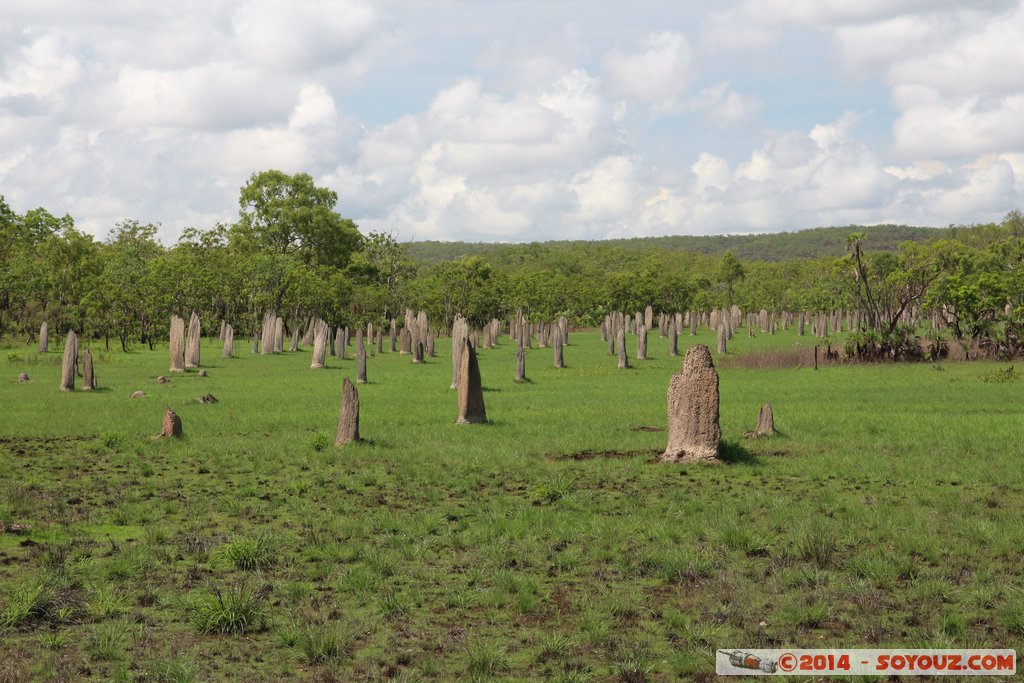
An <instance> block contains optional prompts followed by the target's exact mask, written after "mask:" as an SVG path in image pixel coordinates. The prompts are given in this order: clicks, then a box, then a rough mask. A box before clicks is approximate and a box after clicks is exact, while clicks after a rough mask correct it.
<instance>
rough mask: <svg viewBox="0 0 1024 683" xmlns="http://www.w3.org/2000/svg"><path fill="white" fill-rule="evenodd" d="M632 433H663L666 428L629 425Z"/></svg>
mask: <svg viewBox="0 0 1024 683" xmlns="http://www.w3.org/2000/svg"><path fill="white" fill-rule="evenodd" d="M629 431H631V432H663V431H665V428H664V427H653V426H651V425H629Z"/></svg>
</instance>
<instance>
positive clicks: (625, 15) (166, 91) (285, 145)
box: [0, 0, 1024, 244]
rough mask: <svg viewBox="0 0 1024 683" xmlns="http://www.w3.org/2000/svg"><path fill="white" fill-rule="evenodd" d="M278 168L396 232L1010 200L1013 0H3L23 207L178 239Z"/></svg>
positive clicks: (754, 221) (1017, 152) (919, 211)
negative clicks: (133, 225) (154, 229)
mask: <svg viewBox="0 0 1024 683" xmlns="http://www.w3.org/2000/svg"><path fill="white" fill-rule="evenodd" d="M268 169H278V170H281V171H284V172H286V173H289V174H292V173H299V172H303V173H308V174H310V175H311V176H312V177H313V178H314V181H315V182H316V183H317V184H318V185H320V186H325V187H329V188H331V189H333V190H334V191H335V192H337V194H338V205H337V207H336V208H337V210H338V212H339V213H340V214H341V215H343V216H345V217H347V218H352V219H354V220H355V221H356V222H357V223H358V224H359V226H360V229H361V230H362V231H363V232H369V231H371V230H373V231H382V232H390V233H391V234H393V235H395V236H396V237H398V238H399V239H400V240H403V241H408V240H427V239H441V240H468V241H502V242H523V241H532V240H547V239H603V238H612V237H615V238H618V237H637V236H653V235H708V234H725V233H731V234H735V233H760V232H777V231H783V230H795V229H800V228H808V227H816V226H828V225H850V224H875V223H901V224H908V225H927V226H945V225H949V224H971V223H981V222H989V221H999V220H1001V219H1002V218H1003V217H1004V216H1005V215H1006V213H1007V212H1008V211H1010V210H1012V209H1015V208H1022V207H1024V0H1013V1H1009V0H714V1H712V0H707V1H705V0H688V1H687V2H685V3H684V2H679V1H678V0H667V1H664V2H662V1H654V0H635V1H634V2H621V1H620V0H617V1H614V2H612V1H605V0H544V1H541V0H486V1H484V0H431V1H427V0H404V1H399V0H378V1H376V2H369V1H364V0H290V1H287V2H286V1H285V0H234V1H232V0H179V1H178V2H173V3H171V2H159V3H158V2H144V1H141V0H4V1H3V11H2V12H0V195H3V196H4V197H5V198H6V201H7V203H8V204H9V205H11V206H12V208H13V209H14V210H15V211H18V212H19V213H23V212H25V211H27V210H29V209H32V208H35V207H39V206H42V207H44V208H46V209H47V210H48V211H50V212H51V213H53V214H55V215H64V214H70V215H71V216H72V217H73V218H74V219H75V223H76V225H77V227H78V228H79V229H82V230H85V231H87V232H89V233H91V234H93V235H95V236H97V237H105V236H106V235H107V234H108V233H109V231H110V230H111V228H112V227H113V226H114V225H116V224H117V223H118V222H120V221H123V220H127V219H132V220H138V221H140V222H143V223H158V224H160V226H161V229H160V236H161V239H162V240H163V241H164V242H165V243H167V244H170V243H173V242H174V241H175V240H176V239H177V238H178V236H179V235H180V233H181V231H182V229H183V228H185V227H197V228H209V227H212V226H213V225H215V224H216V223H218V222H233V221H235V220H237V219H238V210H239V207H238V197H239V190H240V188H241V187H242V186H243V185H244V184H245V183H246V181H247V180H248V179H249V177H250V176H251V175H252V174H253V173H257V172H260V171H264V170H268Z"/></svg>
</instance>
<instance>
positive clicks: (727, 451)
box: [718, 441, 761, 465]
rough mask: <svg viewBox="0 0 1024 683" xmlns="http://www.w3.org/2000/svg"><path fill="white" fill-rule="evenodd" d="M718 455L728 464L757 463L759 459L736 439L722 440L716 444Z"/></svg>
mask: <svg viewBox="0 0 1024 683" xmlns="http://www.w3.org/2000/svg"><path fill="white" fill-rule="evenodd" d="M718 457H719V458H721V459H722V460H723V461H724V462H726V463H728V464H730V465H759V464H761V461H760V460H759V459H758V458H757V456H756V455H754V454H753V453H751V452H750V451H748V450H747V449H746V447H745V446H744V445H743V444H741V443H740V442H738V441H722V442H721V443H720V444H719V445H718Z"/></svg>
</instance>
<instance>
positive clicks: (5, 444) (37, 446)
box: [0, 436, 95, 455]
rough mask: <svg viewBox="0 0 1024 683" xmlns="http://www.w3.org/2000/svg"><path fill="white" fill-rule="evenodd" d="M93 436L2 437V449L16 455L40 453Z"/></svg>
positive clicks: (0, 442) (0, 445) (0, 438)
mask: <svg viewBox="0 0 1024 683" xmlns="http://www.w3.org/2000/svg"><path fill="white" fill-rule="evenodd" d="M94 438H95V437H92V436H40V437H23V438H19V437H12V436H5V437H0V449H7V450H9V451H10V452H11V453H13V454H14V455H38V454H42V453H47V452H50V451H53V450H55V449H58V448H61V447H68V446H71V445H73V444H76V443H81V442H83V441H89V440H91V439H94Z"/></svg>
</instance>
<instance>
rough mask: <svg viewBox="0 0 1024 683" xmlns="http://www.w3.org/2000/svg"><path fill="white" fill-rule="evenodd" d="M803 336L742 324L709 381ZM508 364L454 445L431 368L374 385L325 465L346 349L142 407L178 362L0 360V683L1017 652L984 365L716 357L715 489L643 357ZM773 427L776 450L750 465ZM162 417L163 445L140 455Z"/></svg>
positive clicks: (657, 372) (397, 675) (997, 394)
mask: <svg viewBox="0 0 1024 683" xmlns="http://www.w3.org/2000/svg"><path fill="white" fill-rule="evenodd" d="M809 339H810V338H805V341H807V340H809ZM691 340H692V338H691V337H689V336H685V335H684V336H682V337H680V346H683V345H684V344H687V343H689V342H690V341H691ZM697 340H698V341H700V342H702V343H706V344H708V345H709V346H711V347H712V348H714V340H713V338H712V336H711V334H710V333H709V332H707V331H704V332H702V334H701V335H700V336H699V337H698V338H697ZM798 341H799V339H798V337H796V335H795V334H794V333H793V332H788V333H785V334H778V335H774V336H771V335H760V336H758V337H757V338H756V339H747V337H746V332H745V330H740V331H739V333H738V334H737V336H736V338H735V339H734V341H733V343H731V344H730V354H729V355H730V356H734V355H742V354H744V353H746V352H748V351H751V350H755V349H764V348H775V349H785V348H792V347H793V345H794V343H796V342H798ZM503 342H504V343H503V344H502V346H501V347H500V348H497V349H494V350H482V351H481V352H480V366H481V373H482V376H483V380H484V387H485V393H484V396H485V400H486V404H487V413H488V416H489V418H490V419H491V420H492V423H491V424H488V425H465V426H457V425H455V424H454V422H455V418H456V414H457V408H456V396H455V392H454V391H451V390H449V388H448V387H449V384H450V381H451V363H450V359H449V357H448V352H449V348H448V344H447V340H440V341H439V342H438V357H437V358H431V359H428V362H427V363H426V364H424V365H413V364H412V363H411V360H410V358H409V357H408V356H399V355H398V354H387V353H386V354H384V355H382V356H377V357H373V358H370V359H369V364H368V374H369V380H370V384H368V385H366V386H361V387H359V395H360V402H361V405H362V413H361V432H362V435H363V437H364V438H365V439H367V441H366V442H365V443H362V444H355V445H350V446H346V447H345V448H343V449H335V448H334V447H333V440H334V439H333V435H334V430H335V427H336V424H337V417H338V415H337V411H338V399H339V396H340V391H341V383H342V378H343V377H346V376H347V377H350V378H353V379H354V377H355V360H354V358H353V357H352V356H351V355H350V357H349V358H348V359H347V360H344V361H340V360H338V359H329V360H328V365H329V367H328V368H327V369H325V370H316V371H315V370H310V369H309V367H308V366H309V353H308V350H306V351H303V352H300V353H297V354H289V353H284V354H280V355H277V356H254V355H251V354H250V353H249V350H248V343H247V342H246V341H245V340H241V339H239V340H237V341H236V349H238V350H239V353H238V354H237V355H238V357H236V358H233V359H223V358H221V357H220V352H219V351H220V349H219V344H218V343H217V342H216V340H207V342H206V344H205V345H204V349H203V352H204V358H205V362H204V367H206V368H207V370H208V371H209V377H207V378H200V377H198V376H197V375H196V373H195V372H194V371H190V372H189V373H187V374H185V375H184V376H180V375H178V376H172V381H171V383H169V384H165V385H158V384H156V383H155V382H154V378H155V377H156V376H157V375H160V374H167V368H168V359H167V351H166V347H162V348H159V349H157V350H156V351H153V352H150V351H148V350H144V349H143V348H142V347H139V350H138V351H135V352H133V353H129V354H123V353H120V352H116V353H115V352H112V353H109V354H106V353H99V355H98V362H97V378H98V381H99V385H100V390H99V391H96V392H93V393H83V392H81V391H76V392H74V393H72V394H62V393H60V392H59V391H58V389H57V386H58V380H59V371H60V364H59V361H60V354H59V349H58V350H57V352H51V353H50V354H47V355H46V356H42V357H40V356H38V355H37V354H36V353H34V350H33V349H31V348H29V347H15V348H7V349H4V350H2V351H0V368H4V369H5V371H4V373H3V377H2V378H0V525H2V528H5V529H7V531H6V532H2V533H0V681H8V680H12V681H13V680H18V681H20V680H35V679H39V680H47V679H59V680H78V679H89V678H92V679H96V680H121V681H134V680H139V681H209V680H214V681H215V680H239V681H242V680H244V681H276V680H336V681H364V680H365V681H376V680H382V681H383V680H402V681H413V680H426V681H429V680H434V681H446V680H555V681H661V680H710V679H712V678H714V673H713V670H714V657H713V653H714V650H715V649H716V648H724V647H728V648H733V647H735V648H743V647H747V648H754V647H782V646H792V647H808V648H810V647H828V646H835V647H869V646H871V647H885V646H910V647H1009V648H1016V649H1017V650H1018V652H1020V651H1022V650H1024V401H1022V399H1024V396H1022V390H1021V386H1022V381H1021V380H1011V381H1004V382H992V381H985V379H986V378H990V377H991V376H996V375H997V374H998V371H1001V370H1003V369H1004V368H1005V367H1006V366H1005V364H995V363H945V364H941V365H929V364H916V365H902V366H896V365H869V366H833V367H822V368H821V369H819V370H817V371H814V370H812V369H810V368H805V367H798V368H788V369H779V370H750V369H743V368H742V367H738V366H736V365H733V364H731V363H730V362H725V363H722V364H721V366H722V367H721V369H720V374H721V396H722V403H721V421H722V432H723V440H724V447H723V453H724V455H725V457H726V462H723V463H721V464H710V465H688V466H681V465H676V464H658V463H656V462H655V459H656V455H657V453H658V452H660V449H662V448H663V447H664V445H665V441H666V435H665V433H664V432H663V431H661V430H663V429H664V428H665V425H666V421H667V420H666V414H665V411H666V407H665V405H666V399H665V395H666V389H667V386H668V380H669V377H670V376H671V374H672V373H673V372H675V371H676V370H677V369H678V367H679V365H680V363H681V358H670V357H668V356H667V352H666V350H667V344H666V340H664V339H659V338H658V336H657V334H656V333H655V334H651V335H650V338H649V346H650V349H649V355H650V356H651V359H650V360H647V361H632V362H633V365H634V368H633V369H631V370H628V371H620V370H617V369H616V367H615V359H614V358H613V357H610V356H608V355H607V354H606V350H605V345H604V344H603V343H602V342H601V340H600V338H599V337H598V335H597V334H595V333H588V334H583V333H579V334H573V335H571V338H570V345H569V346H568V347H567V348H566V350H565V359H566V364H567V365H568V367H567V368H566V369H564V370H555V369H553V368H552V367H551V365H552V363H551V349H537V348H535V349H532V350H530V351H528V357H527V377H528V378H529V381H528V382H527V383H524V384H516V383H514V382H513V381H512V380H513V375H514V371H515V352H514V349H513V346H512V345H511V344H510V343H509V342H508V340H507V338H503ZM93 348H94V353H96V352H98V350H99V347H98V345H95V344H94V345H93ZM630 349H631V351H632V350H634V349H635V338H632V337H631V338H630ZM4 355H6V358H4ZM22 370H24V371H27V372H28V373H29V375H30V376H31V378H32V381H31V382H29V383H27V384H19V383H17V382H16V378H17V375H18V373H19V372H21V371H22ZM136 390H143V391H145V392H146V394H147V397H146V398H144V399H140V400H132V399H130V398H129V394H130V393H131V392H133V391H136ZM206 393H212V394H214V395H215V396H216V397H217V398H218V399H219V400H220V402H219V403H217V404H213V405H204V404H200V403H198V401H197V398H198V397H199V396H200V395H203V394H206ZM765 401H771V402H772V404H773V406H774V410H775V419H776V426H777V427H778V429H779V430H780V432H781V434H780V435H778V436H776V437H773V438H770V439H760V440H750V439H744V438H743V437H742V433H743V432H744V431H747V430H750V429H753V427H754V425H755V423H756V419H757V413H758V408H759V407H760V405H761V404H762V403H763V402H765ZM165 405H170V406H172V407H173V408H174V409H175V411H177V413H178V414H179V415H180V416H181V418H182V421H183V424H184V432H185V437H184V438H183V439H182V440H180V441H178V440H161V441H154V440H152V438H151V437H152V435H154V434H156V433H157V432H158V431H159V429H160V420H161V415H162V413H163V409H164V406H165ZM12 525H16V528H15V529H11V527H12ZM17 527H27V528H17Z"/></svg>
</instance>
